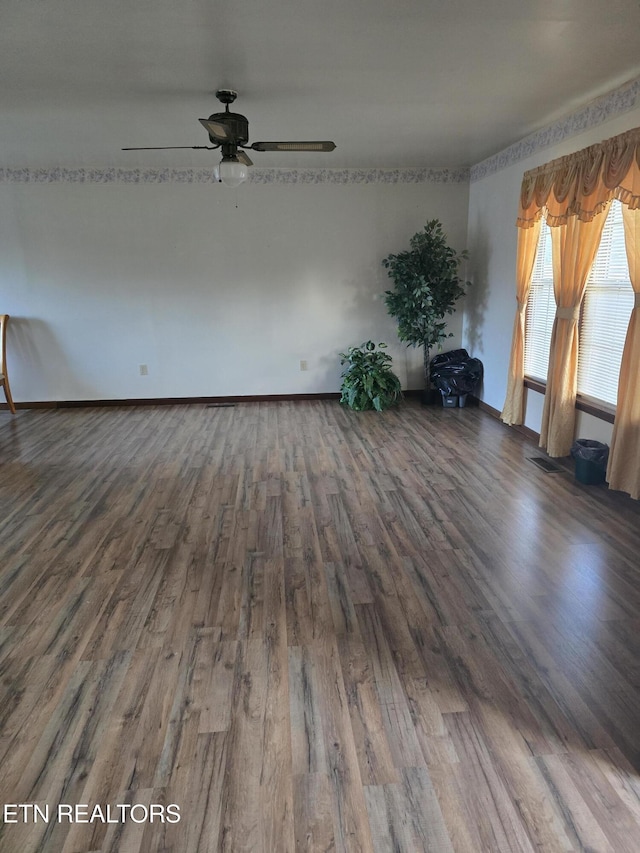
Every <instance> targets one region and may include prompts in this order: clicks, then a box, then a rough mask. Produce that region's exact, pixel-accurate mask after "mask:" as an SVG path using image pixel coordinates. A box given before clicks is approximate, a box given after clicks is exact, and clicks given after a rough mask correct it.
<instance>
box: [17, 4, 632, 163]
mask: <svg viewBox="0 0 640 853" xmlns="http://www.w3.org/2000/svg"><path fill="white" fill-rule="evenodd" d="M0 9H1V26H0V79H1V80H2V86H1V88H0V118H1V121H0V166H13V167H16V166H28V167H54V166H73V167H78V166H85V167H87V166H95V167H107V166H123V167H148V168H162V167H165V166H171V167H177V166H185V167H202V166H208V165H210V164H212V163H215V162H217V161H218V159H219V158H218V155H217V153H216V152H207V151H173V152H171V151H147V152H121V151H120V148H121V147H123V146H134V145H140V146H144V145H205V144H207V137H206V133H205V131H204V130H203V129H202V127H201V126H200V125H199V124H198V121H197V119H198V118H199V117H201V116H204V117H206V116H208V115H209V114H210V113H213V112H216V111H218V110H219V109H220V105H219V104H218V102H217V101H216V100H215V97H214V94H213V93H214V92H215V90H216V89H218V88H232V89H236V90H237V91H238V92H239V98H238V101H237V102H236V104H235V106H234V109H235V110H236V111H237V112H241V113H243V114H244V115H246V116H247V117H248V118H249V121H250V133H251V139H252V141H255V140H257V139H266V140H287V139H293V140H299V139H333V140H334V141H335V142H336V144H337V149H336V151H334V152H333V153H331V154H293V153H289V154H284V153H280V154H258V153H256V154H255V156H253V160H254V161H255V163H256V166H265V167H273V166H287V167H301V166H305V165H307V166H330V167H337V168H343V167H354V168H368V167H383V168H395V167H419V166H431V167H445V166H447V167H458V166H468V165H472V164H475V163H477V162H479V161H480V160H482V159H484V158H485V157H488V156H490V155H491V154H493V153H495V152H497V151H499V150H501V149H502V148H504V147H506V146H507V145H509V144H511V143H513V142H515V141H517V140H518V139H521V138H522V137H524V136H526V135H527V134H529V133H531V132H533V131H535V130H537V129H538V128H540V127H542V126H544V125H546V124H548V123H549V122H551V121H553V120H554V119H557V118H560V117H562V116H563V115H565V114H567V113H569V112H571V111H572V110H574V109H576V108H578V107H580V106H582V105H583V104H585V103H587V102H588V101H590V100H592V99H593V98H595V97H598V96H599V95H602V94H605V93H606V92H608V91H610V90H612V89H614V88H616V87H618V86H619V85H621V84H622V83H624V82H626V81H628V80H630V79H632V78H635V77H638V76H640V2H638V1H637V0H607V2H604V0H528V2H523V0H482V2H480V0H395V2H393V3H392V2H386V0H316V2H311V1H310V0H296V2H292V0H262V2H256V0H254V2H251V0H1V6H0Z"/></svg>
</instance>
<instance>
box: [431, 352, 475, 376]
mask: <svg viewBox="0 0 640 853" xmlns="http://www.w3.org/2000/svg"><path fill="white" fill-rule="evenodd" d="M468 358H469V353H468V352H467V351H466V349H452V350H449V352H441V353H440V355H434V357H433V358H432V359H431V372H432V373H433V371H434V370H438V369H439V368H441V367H444V366H445V365H447V364H458V363H460V362H464V361H466V360H467V359H468Z"/></svg>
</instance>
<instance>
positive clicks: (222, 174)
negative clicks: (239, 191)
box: [218, 155, 249, 187]
mask: <svg viewBox="0 0 640 853" xmlns="http://www.w3.org/2000/svg"><path fill="white" fill-rule="evenodd" d="M248 177H249V168H248V167H247V166H246V165H245V164H244V163H241V162H240V161H239V160H238V158H237V157H236V156H235V155H228V156H225V157H223V158H222V160H221V161H220V165H219V166H218V180H219V181H221V182H222V183H223V184H224V185H225V187H239V186H240V184H242V183H244V182H245V181H246V180H247V178H248Z"/></svg>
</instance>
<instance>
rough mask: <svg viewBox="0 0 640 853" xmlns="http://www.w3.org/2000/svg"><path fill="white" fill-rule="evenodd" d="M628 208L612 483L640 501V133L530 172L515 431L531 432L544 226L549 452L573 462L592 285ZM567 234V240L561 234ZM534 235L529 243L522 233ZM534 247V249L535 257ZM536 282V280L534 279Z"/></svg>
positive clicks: (510, 392) (523, 209)
mask: <svg viewBox="0 0 640 853" xmlns="http://www.w3.org/2000/svg"><path fill="white" fill-rule="evenodd" d="M614 198H616V199H618V200H619V201H620V202H622V204H623V206H624V207H623V215H624V222H625V242H626V247H627V257H628V259H629V270H630V277H631V282H632V284H633V288H634V291H635V293H636V307H635V309H634V311H633V313H632V315H631V322H630V324H629V330H628V333H627V339H626V344H625V349H624V354H623V359H622V367H621V371H620V380H619V386H618V405H617V414H616V420H615V424H614V432H613V439H612V446H611V452H610V455H609V467H608V471H607V477H608V480H609V485H610V486H611V488H615V489H620V490H623V491H627V492H629V494H631V495H632V497H635V498H638V497H640V311H639V308H640V304H639V302H640V296H638V292H639V291H640V281H639V276H640V272H639V267H640V260H639V259H638V252H639V251H640V248H639V244H640V224H639V223H640V220H639V219H638V217H640V128H634V129H633V130H629V131H627V132H626V133H622V134H620V135H619V136H615V137H613V138H612V139H607V140H605V141H604V142H600V143H598V144H597V145H591V146H590V147H589V148H585V149H584V150H582V151H578V152H576V153H575V154H570V155H568V156H566V157H560V158H559V159H557V160H552V161H551V162H550V163H547V164H545V165H544V166H539V167H538V168H536V169H531V170H530V171H528V172H525V174H524V177H523V180H522V189H521V192H520V206H519V211H518V218H517V222H516V224H517V226H518V229H519V232H518V259H517V273H516V278H517V281H516V299H517V305H518V308H517V313H516V318H515V322H514V330H513V339H512V346H511V357H510V362H509V375H508V382H507V395H506V399H505V404H504V407H503V410H502V419H503V420H504V421H505V423H509V424H521V423H522V422H523V416H524V411H523V409H524V407H523V393H524V390H523V388H524V346H523V342H524V317H525V312H526V301H527V298H528V294H529V289H530V284H531V275H532V270H533V264H534V263H535V251H536V249H535V246H537V242H538V233H539V223H540V220H541V219H542V217H543V216H544V217H545V219H546V221H547V224H548V225H549V226H550V227H551V228H552V229H553V230H552V232H551V234H552V241H553V265H554V292H555V297H556V305H557V312H556V319H555V321H554V326H553V331H552V338H551V347H550V352H549V373H548V377H547V389H546V393H545V402H544V410H543V418H542V428H541V434H540V444H541V446H543V447H546V449H547V452H548V453H549V455H550V456H565V455H566V454H567V453H568V452H569V449H570V447H571V443H572V441H573V434H574V429H575V398H576V382H577V364H578V362H577V347H578V327H577V323H578V317H579V310H580V304H581V302H582V298H583V296H584V289H585V286H586V280H587V277H588V275H589V270H590V268H591V266H592V264H593V260H594V258H595V255H596V253H597V249H598V245H599V242H600V237H601V235H602V228H603V226H604V221H605V218H606V214H607V212H608V210H609V205H610V203H611V200H612V199H614ZM556 229H557V230H556ZM527 231H531V239H530V240H526V239H524V238H523V236H522V232H525V233H526V232H527ZM532 246H534V248H532ZM527 276H528V277H527Z"/></svg>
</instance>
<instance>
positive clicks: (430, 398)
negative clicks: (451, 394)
mask: <svg viewBox="0 0 640 853" xmlns="http://www.w3.org/2000/svg"><path fill="white" fill-rule="evenodd" d="M439 399H440V395H439V392H438V390H437V389H436V388H423V390H422V391H421V392H420V402H421V403H422V405H423V406H433V405H434V404H435V403H437V402H438V401H439Z"/></svg>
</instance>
